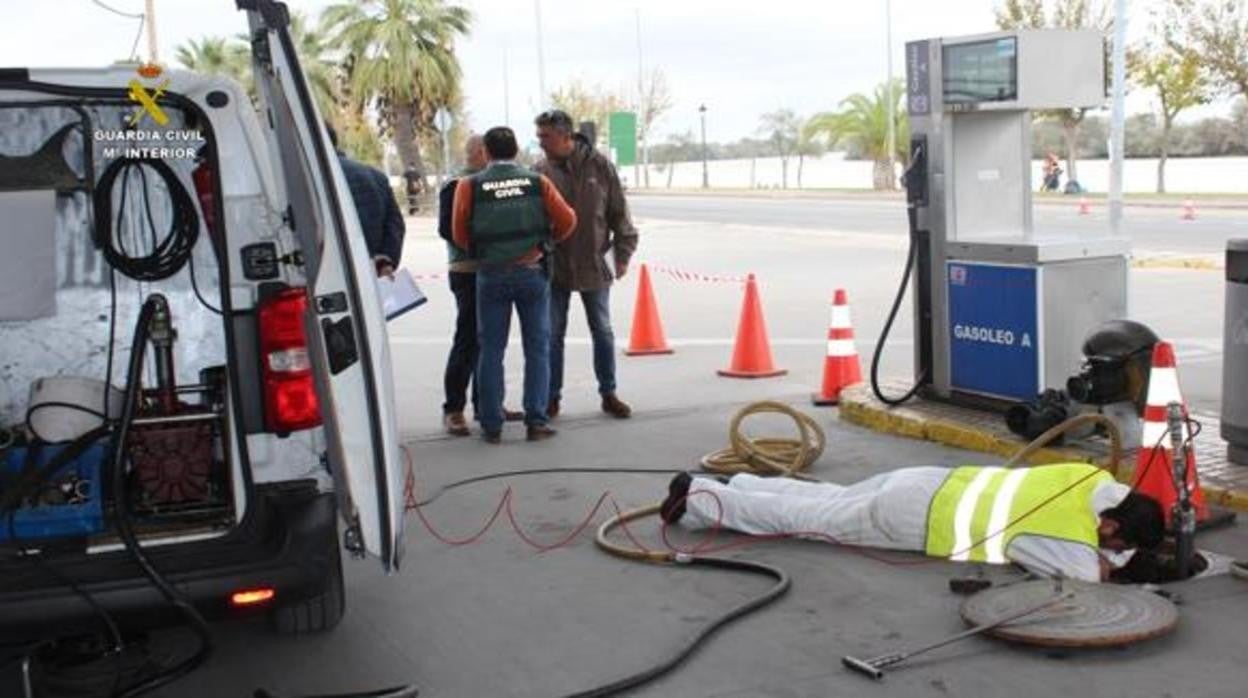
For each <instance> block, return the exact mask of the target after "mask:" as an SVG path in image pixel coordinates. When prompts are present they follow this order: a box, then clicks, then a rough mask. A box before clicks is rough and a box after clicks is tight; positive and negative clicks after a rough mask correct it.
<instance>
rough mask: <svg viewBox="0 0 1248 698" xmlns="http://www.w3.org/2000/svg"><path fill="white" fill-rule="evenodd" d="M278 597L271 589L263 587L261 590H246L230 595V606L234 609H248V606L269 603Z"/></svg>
mask: <svg viewBox="0 0 1248 698" xmlns="http://www.w3.org/2000/svg"><path fill="white" fill-rule="evenodd" d="M276 595H277V592H275V591H274V590H273V589H272V588H270V587H261V588H259V589H245V590H243V591H236V592H234V593H233V594H230V605H231V606H233V607H234V608H247V607H248V606H256V605H258V604H263V603H268V602H270V601H272V600H273V597H274V596H276Z"/></svg>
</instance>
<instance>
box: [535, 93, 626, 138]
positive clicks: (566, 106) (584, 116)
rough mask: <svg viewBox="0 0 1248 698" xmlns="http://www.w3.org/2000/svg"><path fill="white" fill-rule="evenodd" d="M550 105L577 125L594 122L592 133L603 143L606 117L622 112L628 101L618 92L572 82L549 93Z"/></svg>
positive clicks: (605, 135) (605, 132)
mask: <svg viewBox="0 0 1248 698" xmlns="http://www.w3.org/2000/svg"><path fill="white" fill-rule="evenodd" d="M550 103H551V104H552V105H554V107H555V108H556V109H562V110H563V111H565V112H567V113H568V115H569V116H571V117H572V120H573V122H574V123H575V124H577V125H579V124H580V123H581V122H583V121H592V122H594V133H595V134H596V137H597V140H598V142H599V143H605V142H606V138H607V120H608V117H609V116H610V115H611V112H615V111H624V110H625V108H626V107H627V105H628V100H627V99H625V98H624V97H622V96H621V95H620V93H619V92H613V91H611V90H608V89H605V88H603V87H602V86H601V85H586V84H585V83H583V82H581V81H580V80H572V81H570V82H568V83H567V84H564V85H561V86H560V87H558V88H557V89H556V90H555V91H554V92H551V93H550ZM599 143H595V145H598V144H599Z"/></svg>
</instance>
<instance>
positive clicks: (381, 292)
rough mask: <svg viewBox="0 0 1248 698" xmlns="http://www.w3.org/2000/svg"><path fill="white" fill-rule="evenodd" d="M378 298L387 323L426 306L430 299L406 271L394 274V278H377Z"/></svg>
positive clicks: (401, 270) (402, 270)
mask: <svg viewBox="0 0 1248 698" xmlns="http://www.w3.org/2000/svg"><path fill="white" fill-rule="evenodd" d="M377 297H378V298H379V299H380V300H381V309H382V312H383V313H385V316H386V321H387V322H388V321H390V320H393V319H395V318H396V317H398V316H400V315H402V314H404V313H406V312H408V311H409V310H412V309H413V308H419V307H420V306H422V305H424V304H425V302H426V301H427V300H429V299H428V298H425V294H424V293H423V292H421V290H420V286H418V285H417V284H416V279H413V278H412V273H411V272H409V271H408V270H406V269H400V270H398V271H396V272H395V273H394V277H393V278H391V277H387V276H379V277H377Z"/></svg>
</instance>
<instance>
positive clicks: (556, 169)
mask: <svg viewBox="0 0 1248 698" xmlns="http://www.w3.org/2000/svg"><path fill="white" fill-rule="evenodd" d="M534 123H535V124H536V125H537V140H538V144H539V145H541V148H542V151H543V152H544V153H545V154H546V158H545V159H544V160H542V161H541V162H539V163H538V164H537V167H536V168H535V169H536V170H537V171H538V172H540V173H541V174H543V175H546V176H547V177H549V178H550V180H551V181H552V182H554V184H555V187H556V188H558V189H559V193H561V194H562V195H563V198H564V199H565V200H567V201H568V203H570V204H571V205H572V208H573V209H575V210H576V219H577V225H576V232H575V233H574V234H573V235H572V237H570V238H568V239H567V240H566V241H564V242H562V243H560V244H559V245H558V246H557V247H556V248H555V254H554V265H553V269H552V279H551V281H552V284H551V295H550V319H551V342H550V400H549V402H548V403H547V412H548V414H549V415H550V416H551V417H552V418H553V417H554V416H555V415H557V414H559V403H560V399H561V398H562V391H563V343H564V342H563V340H564V336H565V335H566V334H567V330H568V304H569V302H570V300H571V297H572V292H573V291H579V292H580V294H581V303H582V304H583V305H584V306H585V316H586V318H588V320H589V331H590V335H591V337H592V338H593V344H594V374H595V375H596V376H597V378H598V393H599V395H601V396H602V410H603V412H606V413H607V414H609V415H611V416H613V417H617V418H619V419H624V418H626V417H628V416H630V415H631V414H632V410H631V408H629V406H628V405H627V404H625V403H624V402H623V401H621V400H620V399H619V398H618V397H616V394H615V335H614V334H613V333H612V331H611V310H610V308H611V306H610V299H611V296H610V291H611V281H612V280H613V279H620V278H623V277H624V275H625V274H626V273H628V261H629V259H630V258H631V257H632V256H633V252H635V251H636V250H637V229H636V228H634V227H633V223H632V220H630V219H629V216H628V203H627V202H626V201H625V200H624V189H623V187H621V186H620V178H619V175H618V174H616V171H615V166H614V165H612V164H611V161H610V160H608V159H607V158H606V157H604V156H603V155H602V153H599V152H598V151H597V150H595V149H594V147H593V144H591V143H590V142H589V141H588V140H586V139H585V137H584V136H582V135H580V134H579V133H574V132H573V129H572V117H570V116H568V114H567V112H564V111H560V110H558V109H555V110H551V111H547V112H543V113H542V114H540V115H538V117H537V119H536V120H535V122H534ZM608 251H610V252H611V253H612V262H613V263H612V265H611V266H608V264H607V261H606V259H605V256H606V254H607V252H608Z"/></svg>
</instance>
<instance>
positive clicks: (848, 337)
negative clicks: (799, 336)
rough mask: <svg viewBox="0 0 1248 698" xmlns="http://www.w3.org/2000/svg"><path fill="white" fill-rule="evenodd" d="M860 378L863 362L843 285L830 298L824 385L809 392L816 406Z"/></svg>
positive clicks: (831, 399) (834, 398) (833, 400)
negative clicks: (856, 343)
mask: <svg viewBox="0 0 1248 698" xmlns="http://www.w3.org/2000/svg"><path fill="white" fill-rule="evenodd" d="M861 382H862V366H861V365H860V364H859V363H858V350H857V349H855V348H854V324H853V322H851V321H850V318H849V300H848V299H847V298H846V294H845V289H842V288H838V289H836V295H835V296H834V297H833V299H832V322H831V323H829V324H828V353H827V357H826V358H825V359H824V361H823V388H822V389H821V390H820V391H819V392H817V393H815V394H814V395H812V396H811V398H810V399H811V402H813V403H815V404H816V405H819V406H821V407H822V406H826V405H835V404H836V403H837V401H838V400H840V397H841V389H842V388H844V387H845V386H847V385H851V384H853V383H861Z"/></svg>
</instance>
